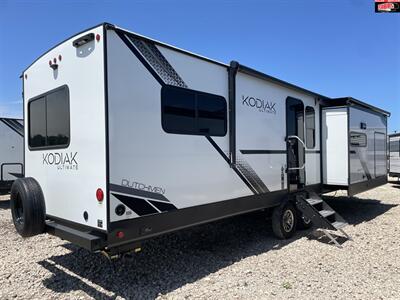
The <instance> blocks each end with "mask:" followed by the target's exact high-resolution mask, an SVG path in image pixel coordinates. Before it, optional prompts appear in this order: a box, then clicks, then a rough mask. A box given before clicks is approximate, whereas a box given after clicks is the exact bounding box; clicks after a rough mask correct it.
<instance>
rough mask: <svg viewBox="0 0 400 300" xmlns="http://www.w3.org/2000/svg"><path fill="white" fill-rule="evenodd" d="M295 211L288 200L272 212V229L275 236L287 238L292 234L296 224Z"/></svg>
mask: <svg viewBox="0 0 400 300" xmlns="http://www.w3.org/2000/svg"><path fill="white" fill-rule="evenodd" d="M297 216H298V214H297V211H296V208H295V207H294V205H293V204H292V203H290V202H284V203H282V204H281V205H279V206H278V207H276V208H275V209H274V211H273V212H272V230H273V232H274V234H275V235H276V237H277V238H279V239H288V238H290V237H292V236H293V235H294V233H295V232H296V226H297Z"/></svg>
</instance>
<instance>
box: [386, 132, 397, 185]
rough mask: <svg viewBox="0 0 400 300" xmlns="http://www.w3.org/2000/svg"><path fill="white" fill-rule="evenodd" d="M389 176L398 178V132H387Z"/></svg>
mask: <svg viewBox="0 0 400 300" xmlns="http://www.w3.org/2000/svg"><path fill="white" fill-rule="evenodd" d="M388 142H389V176H393V177H398V178H399V179H400V133H393V134H389V138H388Z"/></svg>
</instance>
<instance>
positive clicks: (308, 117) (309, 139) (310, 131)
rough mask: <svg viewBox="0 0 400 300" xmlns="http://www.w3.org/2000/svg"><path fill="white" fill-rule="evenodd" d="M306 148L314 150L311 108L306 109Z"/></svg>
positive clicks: (313, 120) (313, 125) (313, 118)
mask: <svg viewBox="0 0 400 300" xmlns="http://www.w3.org/2000/svg"><path fill="white" fill-rule="evenodd" d="M306 146H307V148H308V149H312V148H315V110H314V108H313V107H311V106H307V107H306Z"/></svg>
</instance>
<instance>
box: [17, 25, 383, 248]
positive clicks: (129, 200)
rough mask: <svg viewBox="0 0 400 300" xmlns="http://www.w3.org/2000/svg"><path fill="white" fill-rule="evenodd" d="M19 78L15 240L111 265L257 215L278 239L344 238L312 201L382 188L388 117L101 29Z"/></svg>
mask: <svg viewBox="0 0 400 300" xmlns="http://www.w3.org/2000/svg"><path fill="white" fill-rule="evenodd" d="M22 79H23V89H24V91H23V92H24V111H25V116H24V117H25V120H26V127H25V173H26V178H24V179H21V180H17V181H16V182H15V183H14V185H13V188H12V195H11V197H12V200H11V207H12V213H13V220H14V224H15V227H16V229H17V231H18V232H19V233H20V234H21V235H22V236H25V237H27V236H32V235H36V234H40V233H43V232H48V233H50V234H54V235H56V236H59V237H61V238H63V239H66V240H69V241H71V242H73V243H76V244H78V245H80V246H82V247H85V248H87V249H89V250H91V251H104V252H105V253H107V254H108V255H116V254H118V253H121V252H124V251H129V250H132V249H138V248H139V247H140V241H142V240H144V239H148V238H151V237H154V236H157V235H160V234H163V233H167V232H171V231H175V230H178V229H182V228H186V227H189V226H194V225H197V224H202V223H206V222H210V221H214V220H218V219H221V218H226V217H230V216H234V215H238V214H243V213H247V212H251V211H257V210H269V211H271V212H272V214H271V215H272V225H273V226H272V227H273V231H274V233H275V234H276V235H277V236H278V237H279V238H289V237H291V236H292V235H293V234H294V232H295V231H296V227H297V225H298V226H302V227H309V226H310V225H311V224H313V225H314V226H316V227H317V228H321V229H323V230H325V232H326V233H327V234H328V235H329V231H328V230H329V229H331V230H340V231H342V233H344V231H343V227H344V226H345V225H346V222H345V221H344V220H343V219H342V218H341V217H340V216H339V215H338V214H337V213H336V212H335V211H334V210H333V209H332V208H330V207H329V206H328V205H327V204H326V203H325V202H324V201H323V200H322V199H321V198H320V197H319V195H320V194H321V193H322V192H326V191H333V190H337V189H344V190H348V192H349V194H354V193H357V192H361V191H364V190H367V189H369V188H372V187H375V186H378V185H380V184H384V183H385V182H386V180H387V179H386V158H385V145H386V142H385V141H386V118H387V116H389V113H388V112H386V111H383V110H381V109H379V108H376V107H373V106H371V105H368V104H366V103H363V102H361V101H358V100H356V99H353V98H340V99H330V98H328V97H325V96H323V95H320V94H317V93H315V92H312V91H309V90H306V89H304V88H301V87H298V86H295V85H293V84H290V83H287V82H285V81H282V80H279V79H277V78H274V77H271V76H269V75H266V74H263V73H261V72H259V71H256V70H253V69H251V68H249V67H246V66H243V65H241V64H239V63H238V62H234V61H233V62H231V63H230V64H224V63H220V62H217V61H214V60H211V59H209V58H206V57H203V56H199V55H197V54H193V53H191V52H188V51H185V50H182V49H179V48H176V47H173V46H170V45H167V44H164V43H161V42H159V41H156V40H152V39H149V38H147V37H144V36H141V35H138V34H136V33H133V32H130V31H127V30H124V29H121V28H119V27H117V26H114V25H111V24H101V25H99V26H96V27H93V28H91V29H88V30H86V31H84V32H82V33H79V34H77V35H75V36H73V37H71V38H69V39H67V40H66V41H64V42H62V43H60V44H59V45H57V46H56V47H54V48H52V49H51V50H49V51H48V52H46V53H45V54H43V55H42V56H41V57H40V58H38V59H37V60H36V61H35V62H34V63H33V64H32V65H30V66H29V67H28V68H27V69H26V70H25V71H24V72H23V74H22ZM371 155H372V156H371ZM371 157H374V159H372V160H371ZM329 236H330V237H332V236H331V235H329ZM332 242H334V243H337V242H336V241H335V240H334V239H333V240H332Z"/></svg>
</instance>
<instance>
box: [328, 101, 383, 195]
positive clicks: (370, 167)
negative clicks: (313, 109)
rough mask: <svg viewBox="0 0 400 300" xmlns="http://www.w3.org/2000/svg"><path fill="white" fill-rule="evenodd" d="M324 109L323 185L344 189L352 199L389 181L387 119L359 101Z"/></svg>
mask: <svg viewBox="0 0 400 300" xmlns="http://www.w3.org/2000/svg"><path fill="white" fill-rule="evenodd" d="M334 101H336V102H343V101H345V103H346V106H339V105H337V106H334V107H325V108H323V109H322V128H323V129H322V140H323V141H324V142H323V151H322V162H323V163H322V170H323V174H324V176H323V183H324V184H326V185H331V186H335V185H337V186H339V187H340V186H344V187H346V189H347V190H348V193H349V195H354V194H357V193H360V192H361V191H364V190H366V189H368V188H371V187H375V186H376V185H380V184H382V183H384V182H386V181H387V158H386V136H387V118H386V116H385V115H384V114H382V113H380V112H377V111H374V110H371V109H367V108H365V107H363V106H362V105H360V104H359V103H357V100H355V99H352V98H348V99H335V100H334Z"/></svg>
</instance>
